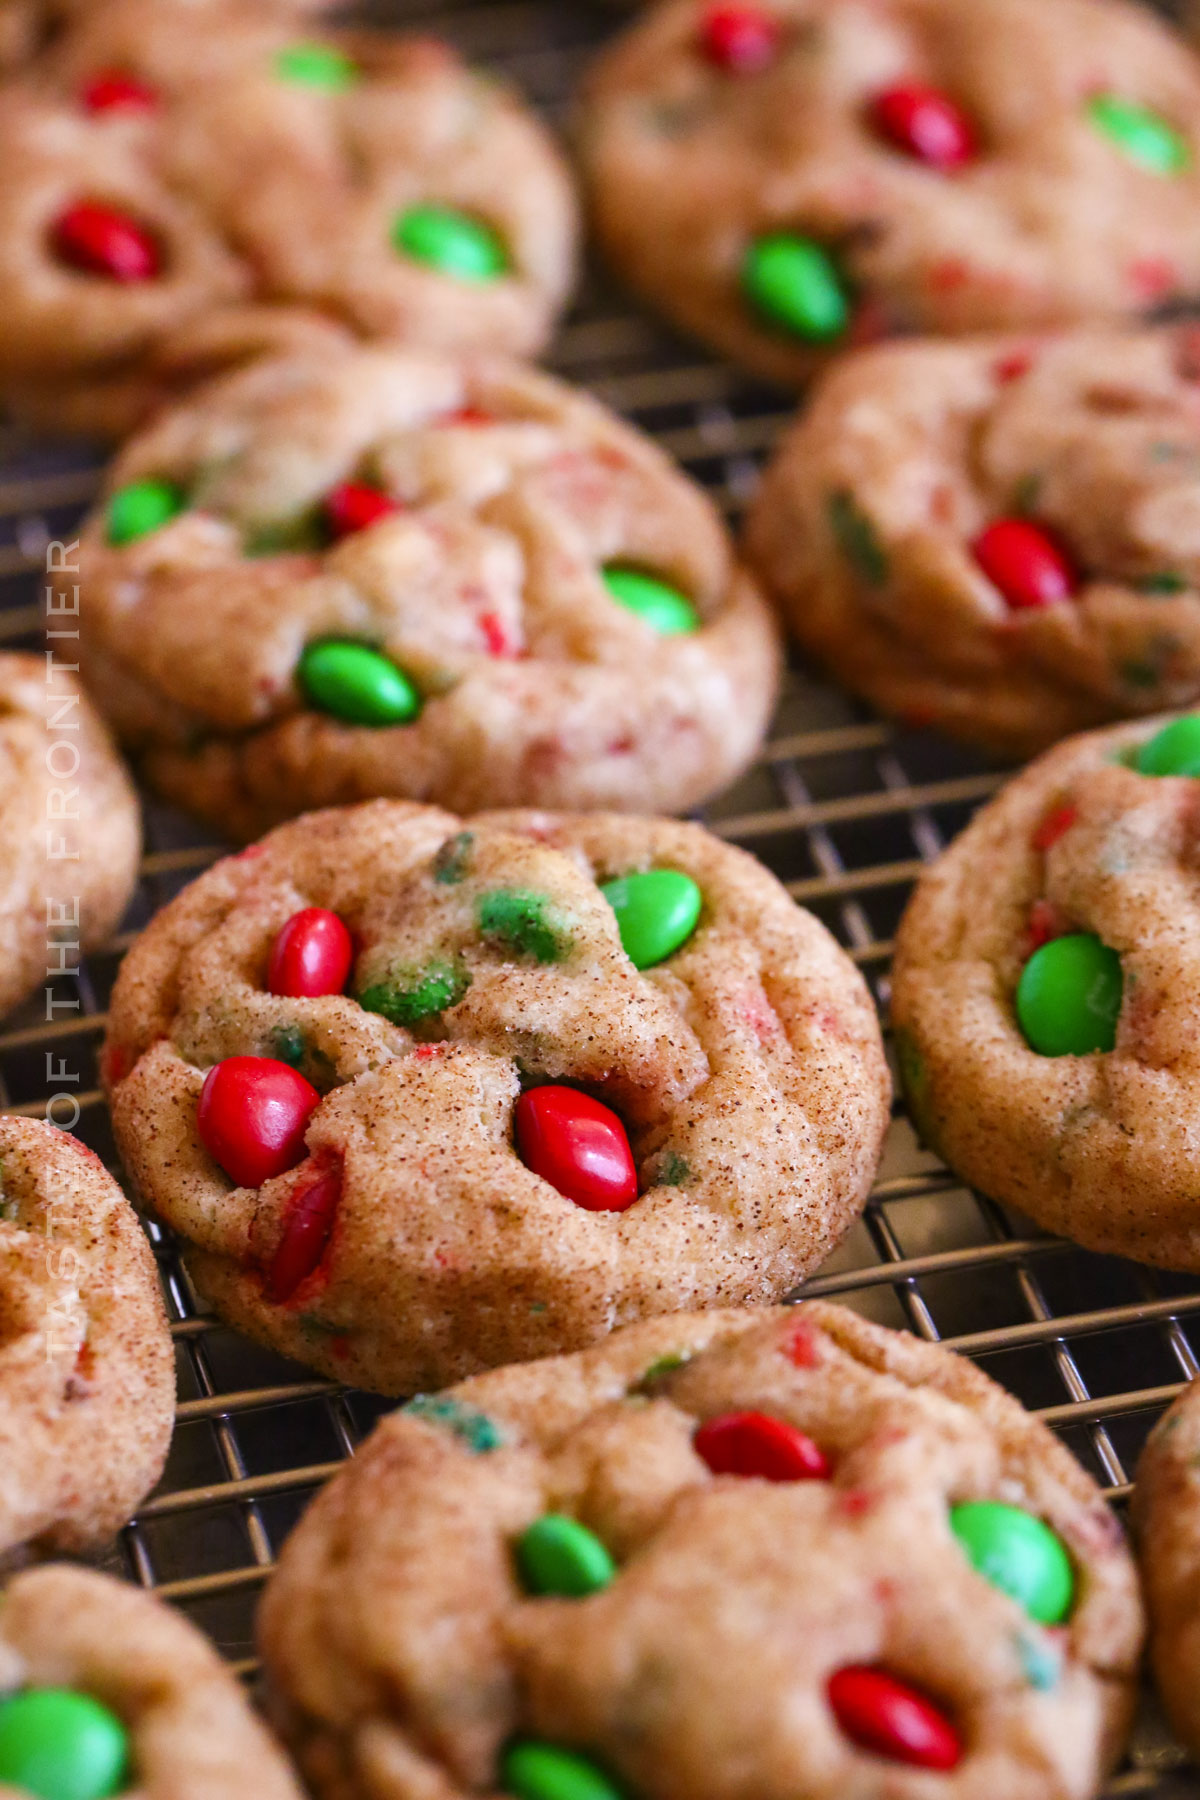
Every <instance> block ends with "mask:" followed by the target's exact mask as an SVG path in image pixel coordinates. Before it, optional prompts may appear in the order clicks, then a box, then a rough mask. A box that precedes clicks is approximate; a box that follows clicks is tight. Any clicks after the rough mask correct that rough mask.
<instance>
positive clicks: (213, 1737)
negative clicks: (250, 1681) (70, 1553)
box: [0, 1565, 301, 1800]
mask: <svg viewBox="0 0 1200 1800" xmlns="http://www.w3.org/2000/svg"><path fill="white" fill-rule="evenodd" d="M51 1779H53V1780H54V1781H55V1782H56V1784H57V1785H55V1786H54V1787H53V1788H51V1787H49V1786H47V1785H43V1784H44V1783H46V1782H48V1781H49V1780H51ZM35 1784H36V1785H35ZM50 1792H54V1793H56V1794H57V1793H62V1794H70V1795H72V1796H79V1797H80V1800H103V1796H106V1795H109V1794H121V1795H128V1796H129V1797H130V1800H133V1796H136V1797H137V1800H245V1796H246V1795H247V1794H253V1795H255V1796H256V1797H257V1800H301V1796H300V1788H299V1785H298V1783H297V1781H296V1779H295V1777H294V1776H293V1774H292V1772H291V1770H290V1768H289V1767H288V1764H287V1762H286V1760H285V1758H284V1756H283V1753H282V1751H281V1750H280V1749H279V1748H278V1746H277V1745H276V1743H275V1742H274V1740H273V1739H272V1737H271V1736H270V1735H269V1733H268V1732H267V1730H266V1728H265V1727H264V1726H263V1725H262V1724H260V1723H259V1721H258V1720H257V1719H256V1718H255V1716H254V1714H253V1712H252V1711H251V1709H250V1705H249V1703H248V1701H247V1700H246V1698H245V1696H244V1695H243V1693H242V1691H241V1688H240V1687H239V1685H238V1682H237V1679H236V1677H235V1676H234V1675H233V1673H232V1671H231V1670H229V1669H227V1668H226V1667H225V1665H224V1663H222V1661H221V1659H220V1657H219V1656H218V1655H217V1653H216V1651H215V1650H214V1649H213V1648H212V1647H211V1645H210V1644H209V1643H208V1642H207V1640H206V1639H205V1638H203V1637H202V1636H201V1635H200V1633H199V1632H198V1631H197V1630H196V1628H195V1627H194V1626H193V1625H190V1624H189V1623H188V1621H187V1620H186V1619H185V1618H184V1617H183V1616H182V1614H180V1613H177V1612H174V1611H173V1610H172V1609H171V1608H170V1607H168V1606H165V1605H164V1604H163V1603H162V1601H160V1600H156V1599H154V1598H153V1597H152V1596H151V1595H150V1594H147V1593H143V1592H142V1591H140V1590H139V1589H138V1588H135V1587H132V1586H130V1585H128V1584H127V1583H126V1582H123V1581H114V1580H113V1579H112V1578H111V1577H109V1576H107V1575H98V1574H95V1573H93V1572H92V1571H91V1570H89V1569H78V1568H68V1567H66V1566H64V1565H51V1566H49V1567H47V1568H42V1569H31V1570H29V1571H27V1572H26V1573H25V1574H23V1575H18V1576H17V1578H16V1579H15V1580H14V1581H12V1582H10V1583H9V1585H8V1586H7V1587H6V1588H5V1590H4V1596H3V1606H2V1607H0V1794H3V1795H5V1796H10V1795H11V1796H12V1800H22V1797H23V1796H28V1795H29V1794H30V1793H39V1794H42V1793H50Z"/></svg>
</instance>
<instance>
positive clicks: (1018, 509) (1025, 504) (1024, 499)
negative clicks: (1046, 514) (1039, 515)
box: [1012, 474, 1042, 518]
mask: <svg viewBox="0 0 1200 1800" xmlns="http://www.w3.org/2000/svg"><path fill="white" fill-rule="evenodd" d="M1041 491H1042V477H1041V476H1040V475H1037V474H1029V475H1022V477H1021V479H1020V481H1018V483H1017V485H1016V487H1015V488H1014V489H1013V506H1012V509H1013V511H1014V512H1015V513H1017V514H1019V515H1020V517H1022V518H1026V517H1028V515H1029V514H1030V513H1033V512H1036V510H1037V503H1038V498H1039V496H1040V494H1041Z"/></svg>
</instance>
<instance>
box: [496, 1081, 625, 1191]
mask: <svg viewBox="0 0 1200 1800" xmlns="http://www.w3.org/2000/svg"><path fill="white" fill-rule="evenodd" d="M516 1138H517V1151H518V1153H519V1155H520V1157H521V1160H522V1162H523V1163H524V1164H525V1165H526V1167H527V1168H529V1169H532V1170H533V1173H534V1174H535V1175H540V1176H541V1177H542V1179H543V1181H548V1182H549V1183H550V1186H551V1187H554V1188H557V1189H558V1191H559V1193H560V1194H562V1195H564V1196H565V1198H566V1199H568V1200H573V1201H574V1202H575V1205H576V1206H582V1207H583V1208H584V1209H585V1210H586V1211H587V1212H624V1211H625V1210H626V1208H627V1207H630V1206H632V1205H633V1203H634V1201H635V1200H636V1199H637V1197H638V1183H637V1170H636V1168H635V1167H634V1162H633V1151H632V1150H631V1149H630V1147H629V1138H628V1137H627V1135H626V1132H625V1127H624V1125H622V1123H621V1121H620V1119H618V1117H617V1115H616V1113H615V1112H612V1111H610V1109H609V1108H608V1107H607V1106H602V1105H601V1104H600V1102H599V1101H598V1100H592V1099H591V1098H590V1097H589V1096H588V1095H587V1094H581V1093H580V1092H579V1091H578V1089H576V1088H569V1087H538V1088H530V1090H529V1092H528V1093H525V1094H522V1095H521V1098H520V1099H519V1100H518V1102H517V1113H516Z"/></svg>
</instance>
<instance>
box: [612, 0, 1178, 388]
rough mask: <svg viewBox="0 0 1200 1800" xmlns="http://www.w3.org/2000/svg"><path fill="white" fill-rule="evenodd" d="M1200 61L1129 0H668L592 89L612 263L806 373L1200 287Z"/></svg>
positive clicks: (702, 329) (750, 354)
mask: <svg viewBox="0 0 1200 1800" xmlns="http://www.w3.org/2000/svg"><path fill="white" fill-rule="evenodd" d="M1198 120H1200V63H1198V62H1197V61H1196V59H1195V58H1194V56H1193V54H1192V52H1191V51H1190V50H1188V49H1187V47H1186V46H1185V45H1184V44H1182V42H1181V41H1180V40H1179V39H1178V38H1177V37H1176V36H1174V35H1173V34H1172V33H1171V31H1170V29H1169V27H1167V26H1166V25H1165V24H1163V23H1161V22H1159V21H1158V20H1156V19H1154V18H1153V17H1152V16H1151V15H1150V14H1149V12H1148V11H1146V10H1145V9H1144V8H1142V7H1140V6H1135V5H1132V4H1125V3H1123V0H1101V4H1099V5H1097V4H1095V3H1094V0H1064V4H1062V5H1058V4H1055V5H1053V6H1047V5H1045V4H1043V0H979V3H978V4H975V5H971V6H970V7H964V6H961V5H960V4H958V0H847V3H846V4H839V5H837V6H830V5H828V4H826V3H825V0H752V3H751V4H747V5H744V6H743V5H738V6H736V7H731V6H726V5H710V4H700V3H698V0H670V3H669V4H665V5H662V6H659V7H656V8H655V9H654V10H653V11H651V12H649V13H648V14H647V16H646V18H645V19H644V20H643V21H639V22H638V23H637V24H636V25H635V26H634V27H633V28H632V29H631V30H630V31H629V33H628V34H627V35H626V36H625V37H624V39H623V40H622V41H621V42H619V43H618V44H617V45H616V47H615V48H613V49H612V50H610V51H607V52H606V53H605V54H604V55H603V56H602V58H601V60H600V63H599V66H598V67H597V68H596V69H595V71H594V72H593V74H592V77H591V79H590V82H589V83H588V86H587V89H586V92H585V96H584V114H583V126H582V133H583V151H584V157H585V162H586V165H587V169H588V172H589V175H590V179H591V188H592V198H593V208H594V213H595V219H596V224H597V227H598V230H599V233H600V237H601V239H602V241H603V243H604V244H605V245H606V247H607V249H608V251H609V254H610V256H611V258H612V260H613V263H614V265H615V266H616V268H617V269H618V270H619V271H620V272H621V273H622V274H623V275H624V276H625V277H626V278H627V279H628V280H629V282H630V283H631V284H632V285H633V286H634V287H635V288H636V289H637V290H638V291H639V292H640V293H642V294H644V295H645V296H646V298H647V299H649V300H650V301H652V302H653V303H654V304H655V305H656V306H657V307H659V308H660V309H661V310H662V311H663V312H664V313H665V314H666V315H667V316H668V317H669V318H671V319H673V320H675V321H676V322H677V323H678V324H680V325H682V326H684V327H686V328H687V329H688V330H689V331H692V332H694V333H695V334H696V335H697V336H699V337H701V338H704V339H706V340H708V341H709V342H711V343H713V344H715V345H716V346H717V347H718V348H719V349H721V350H724V351H725V352H727V353H728V354H729V355H731V356H733V357H735V358H736V359H737V360H738V361H740V362H742V363H744V364H745V365H746V366H747V367H749V368H751V369H754V370H756V371H758V372H759V373H761V374H763V375H765V376H768V377H770V378H772V379H774V380H778V381H780V382H784V383H787V384H797V383H802V382H803V381H804V380H805V379H806V378H807V377H808V376H809V375H810V374H811V373H812V371H813V369H814V368H815V367H816V366H818V365H819V364H820V363H821V362H822V361H824V360H826V359H827V358H828V356H829V354H830V353H831V352H834V351H841V350H844V349H845V348H846V346H847V345H849V344H854V343H863V342H867V341H870V340H871V339H874V338H877V337H880V336H884V335H890V334H892V333H896V332H911V331H929V332H935V333H938V334H939V335H941V334H958V333H962V332H969V331H987V330H1008V329H1010V328H1011V329H1018V330H1019V329H1024V328H1026V327H1028V326H1043V325H1064V324H1070V323H1073V322H1074V321H1077V320H1081V319H1088V318H1095V317H1097V316H1109V317H1118V316H1125V315H1130V314H1136V313H1141V312H1144V311H1145V310H1147V309H1148V308H1150V307H1153V306H1155V305H1157V304H1158V303H1160V302H1162V301H1164V300H1168V299H1175V298H1179V297H1182V296H1191V295H1195V294H1196V293H1197V292H1200V123H1198Z"/></svg>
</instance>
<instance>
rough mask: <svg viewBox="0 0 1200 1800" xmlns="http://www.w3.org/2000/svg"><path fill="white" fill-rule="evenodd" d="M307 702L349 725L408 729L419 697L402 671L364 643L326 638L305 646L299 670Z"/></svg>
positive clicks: (418, 702) (419, 707)
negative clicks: (405, 727) (402, 727)
mask: <svg viewBox="0 0 1200 1800" xmlns="http://www.w3.org/2000/svg"><path fill="white" fill-rule="evenodd" d="M298 678H299V682H300V686H301V688H302V690H303V692H304V695H305V698H306V699H307V700H308V701H309V702H310V703H311V704H312V705H313V706H315V707H316V708H317V709H318V711H320V712H326V713H331V714H332V716H333V717H334V718H335V719H342V720H344V721H345V723H346V724H348V725H374V726H380V725H407V724H409V723H410V722H411V721H412V720H413V719H415V718H416V717H417V715H418V713H419V712H420V710H421V696H420V694H419V693H418V692H417V689H416V687H415V686H414V685H413V683H412V682H411V681H410V680H409V678H408V676H407V675H406V674H405V673H404V671H403V670H402V669H398V668H397V667H396V664H395V663H394V662H391V661H390V660H389V659H388V658H387V657H386V656H383V655H381V654H380V652H379V651H378V650H372V649H370V648H369V647H368V645H366V644H357V643H353V642H351V641H349V640H347V639H342V638H326V639H324V640H322V641H321V642H320V643H316V644H309V646H308V648H307V649H306V650H305V651H304V653H303V655H302V656H301V658H300V668H299V671H298Z"/></svg>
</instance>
